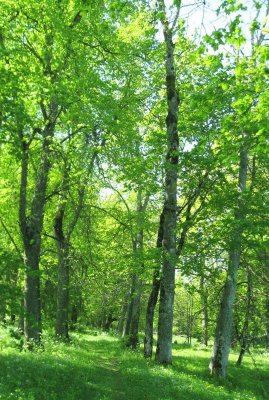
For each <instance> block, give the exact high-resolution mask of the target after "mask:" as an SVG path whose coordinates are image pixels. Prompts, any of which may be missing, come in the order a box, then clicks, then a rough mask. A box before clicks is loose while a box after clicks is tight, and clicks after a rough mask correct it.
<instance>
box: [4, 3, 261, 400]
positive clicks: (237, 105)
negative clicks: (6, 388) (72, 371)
mask: <svg viewBox="0 0 269 400" xmlns="http://www.w3.org/2000/svg"><path fill="white" fill-rule="evenodd" d="M0 53H1V57H0V71H1V72H0V83H1V84H0V105H1V107H0V146H1V158H0V182H1V185H0V226H1V231H0V277H1V278H0V289H1V290H0V296H1V297H0V299H1V301H0V320H1V325H2V328H1V329H2V331H1V332H8V335H11V337H14V338H15V339H14V340H15V341H16V343H17V347H16V352H17V353H18V354H21V353H23V354H28V355H29V357H30V356H31V357H32V354H34V353H35V354H37V357H39V355H38V354H39V352H40V351H41V350H40V349H43V350H42V351H46V350H45V349H46V340H45V337H46V335H49V337H50V340H52V338H54V339H55V343H56V342H57V343H59V346H63V347H61V348H68V346H70V345H71V343H72V341H73V339H74V338H75V337H76V335H78V334H79V332H86V331H87V329H88V330H91V332H98V334H99V333H100V334H101V332H107V337H111V340H112V338H117V341H119V340H120V343H121V346H122V348H125V350H122V351H124V352H126V351H127V352H128V351H129V353H126V354H130V357H133V354H135V355H136V357H140V358H139V362H141V363H142V364H143V363H144V365H149V364H147V363H154V365H155V366H156V365H157V366H158V365H159V368H161V366H168V365H170V364H173V365H174V359H173V357H172V348H173V349H174V348H175V349H176V347H177V346H179V347H180V343H181V340H183V339H184V341H185V344H186V345H189V346H191V345H192V343H196V345H198V344H199V345H200V346H202V348H203V349H204V350H205V351H209V352H208V353H206V354H207V356H208V359H207V361H206V364H207V367H206V366H205V369H204V372H205V375H204V376H207V375H208V376H209V375H211V376H212V378H211V379H213V380H214V381H215V382H216V381H218V380H219V379H221V380H222V381H223V382H224V378H225V377H226V375H228V377H227V379H229V368H228V370H227V366H228V358H229V353H230V351H232V352H233V354H236V355H237V358H236V359H237V361H236V359H235V360H234V361H236V363H237V366H240V365H241V364H243V365H242V367H243V366H244V362H245V361H244V360H245V359H246V357H248V358H252V359H253V360H254V361H253V362H254V363H255V359H254V358H255V354H256V353H255V352H257V351H258V350H259V351H263V352H264V353H263V354H268V348H269V219H268V209H269V208H268V207H269V179H268V176H269V175H268V167H269V86H268V83H269V2H268V0H257V1H254V0H249V1H247V0H243V1H242V2H239V1H237V0H223V1H212V2H210V1H199V0H195V1H193V2H188V1H181V0H174V1H172V0H171V1H168V0H156V1H155V0H154V1H150V0H136V1H132V0H98V1H94V0H92V1H91V0H38V1H33V0H27V1H26V0H16V1H15V0H2V1H1V15H0ZM5 334H6V333H3V335H5ZM95 334H97V333H95ZM111 335H112V336H111ZM119 338H121V339H119ZM113 340H114V339H113ZM0 344H1V341H0ZM114 345H115V343H114V342H113V341H112V342H111V346H112V347H113V346H114ZM5 346H6V345H5V342H3V344H1V349H2V350H3V351H4V350H5ZM65 346H66V347H65ZM107 347H108V348H109V346H107ZM126 349H132V350H137V352H135V353H133V352H131V351H130V350H126ZM19 350H20V351H19ZM107 351H109V349H108V350H107ZM182 351H183V350H182ZM266 351H267V353H266ZM210 353H211V356H210ZM137 354H139V356H138V355H137ZM143 354H144V358H145V359H144V358H143ZM173 355H174V350H173ZM25 357H26V356H25ZM27 357H28V356H27ZM40 357H41V356H40ZM179 357H180V351H179ZM0 359H1V357H0ZM96 362H97V363H98V361H96ZM113 362H114V361H113ZM189 362H190V363H191V361H189ZM142 364H141V365H142ZM150 365H151V364H150ZM208 365H209V371H208ZM36 368H38V366H37V367H36ZM169 368H173V367H169ZM169 368H168V370H169ZM162 371H163V370H162ZM238 371H239V369H238ZM268 371H269V370H268V366H267V379H268V377H269V374H268ZM204 372H203V373H204ZM238 373H239V372H238ZM175 379H176V378H175ZM227 379H226V380H227ZM145 384H146V383H145ZM0 388H1V386H0ZM0 392H1V390H0ZM179 393H180V392H179ZM263 395H264V396H265V397H264V398H268V397H266V394H264V393H263ZM0 398H3V399H9V398H10V399H11V398H12V399H13V398H14V399H15V398H16V399H34V400H35V399H41V397H18V396H17V397H8V395H7V394H6V396H4V397H1V395H0ZM44 398H47V399H58V398H59V399H60V398H62V397H52V395H49V396H48V397H44ZM65 398H67V397H65ZM68 398H69V397H68ZM84 398H85V399H86V398H87V399H88V398H90V397H83V396H82V395H81V396H79V395H75V394H74V396H73V397H70V399H84ZM94 398H95V397H94ZM96 398H100V399H101V398H102V399H105V398H106V399H114V397H113V396H112V395H111V397H109V396H108V397H96ZM120 398H122V399H123V398H127V399H131V398H133V397H128V396H127V397H115V399H120ZM134 398H135V397H134ZM140 398H141V399H142V398H148V399H151V398H152V399H155V398H156V399H157V398H162V399H166V398H167V399H173V398H177V397H171V395H170V397H164V395H162V397H154V396H153V397H150V396H149V397H142V396H141V397H140ZM179 398H182V399H184V398H185V397H179ZM187 398H190V399H191V398H193V399H196V398H197V399H206V398H210V399H211V397H203V396H202V395H201V396H200V397H195V396H193V397H186V399H187ZM215 398H216V397H215ZM221 398H222V397H221ZM225 398H226V397H225ZM237 398H238V399H239V398H241V397H233V396H231V397H227V399H237ZM242 398H244V399H256V398H257V399H258V398H262V397H242ZM223 399H224V397H223Z"/></svg>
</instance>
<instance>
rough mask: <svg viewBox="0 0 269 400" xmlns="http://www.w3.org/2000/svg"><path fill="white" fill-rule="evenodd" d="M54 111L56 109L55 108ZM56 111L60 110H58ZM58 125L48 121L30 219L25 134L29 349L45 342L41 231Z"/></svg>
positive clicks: (23, 174)
mask: <svg viewBox="0 0 269 400" xmlns="http://www.w3.org/2000/svg"><path fill="white" fill-rule="evenodd" d="M53 111H55V109H54V108H53ZM55 112H56V111H55ZM54 124H55V120H54V122H52V123H51V122H49V121H47V125H46V127H45V128H44V131H43V145H42V155H41V160H40V164H39V169H38V175H37V179H36V183H35V191H34V196H33V199H32V202H31V210H30V214H29V216H28V217H27V216H26V207H27V196H26V193H27V177H28V157H29V155H28V151H29V146H27V144H26V143H25V141H24V138H23V136H22V135H21V148H22V169H21V186H20V210H19V217H20V229H21V234H22V239H23V244H24V251H25V267H26V274H25V275H26V276H25V290H24V307H25V322H24V334H25V338H26V341H27V342H28V343H29V347H30V348H31V347H32V344H34V343H39V342H40V339H41V331H42V328H41V300H40V271H39V259H40V248H41V232H42V228H43V217H44V207H45V202H46V189H47V181H48V174H49V169H50V162H49V146H50V142H51V138H52V136H53V132H54Z"/></svg>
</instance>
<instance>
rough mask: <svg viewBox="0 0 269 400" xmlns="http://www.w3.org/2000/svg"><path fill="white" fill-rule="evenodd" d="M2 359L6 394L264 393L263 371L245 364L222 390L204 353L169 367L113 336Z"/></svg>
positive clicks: (81, 397) (86, 397) (38, 399)
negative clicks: (258, 381) (259, 381)
mask: <svg viewBox="0 0 269 400" xmlns="http://www.w3.org/2000/svg"><path fill="white" fill-rule="evenodd" d="M57 350H58V353H57ZM0 363H1V368H0V398H1V399H4V400H11V399H17V400H98V399H99V400H143V399H144V400H177V399H178V400H179V399H180V400H215V399H218V400H232V399H233V398H234V397H233V396H232V391H233V390H234V388H236V389H237V390H238V391H240V389H242V390H243V389H247V388H249V390H250V391H251V390H253V389H254V391H253V394H255V395H259V396H260V397H259V399H262V398H263V397H261V393H260V390H259V388H258V386H257V385H256V386H255V383H254V384H253V379H260V377H258V376H256V375H255V371H253V370H250V369H249V370H248V369H247V368H246V367H244V370H242V372H241V370H239V369H235V370H233V369H232V372H231V382H229V383H228V384H227V385H226V384H225V385H224V387H223V389H224V390H223V391H219V390H218V389H219V388H218V385H217V384H216V383H214V382H213V381H212V379H210V377H209V376H208V373H207V367H208V358H207V357H206V355H205V357H204V358H203V357H200V356H199V358H194V357H193V356H192V357H187V356H175V357H174V366H173V367H169V368H166V369H165V368H162V367H159V366H156V365H155V363H154V362H153V361H150V362H146V361H145V360H144V359H143V357H142V355H141V353H140V352H132V351H128V350H126V349H124V348H123V347H122V346H121V345H120V344H119V342H118V341H117V340H115V339H111V338H107V339H99V338H98V340H97V339H96V338H93V337H92V338H91V337H82V338H79V340H74V342H73V344H72V345H61V346H59V347H57V345H55V347H53V348H51V349H49V348H48V350H47V351H45V352H42V353H33V354H32V353H17V352H15V351H12V352H10V353H9V354H5V353H4V354H2V355H1V356H0ZM233 374H234V375H233ZM238 374H239V378H238ZM251 375H252V378H251V381H252V385H251V382H248V379H249V377H250V376H251ZM263 377H264V378H265V374H264V375H263ZM229 385H230V386H229ZM240 398H241V397H240ZM243 398H244V397H242V399H243ZM264 398H266V397H264Z"/></svg>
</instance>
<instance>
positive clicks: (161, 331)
mask: <svg viewBox="0 0 269 400" xmlns="http://www.w3.org/2000/svg"><path fill="white" fill-rule="evenodd" d="M159 5H160V13H161V15H162V17H161V23H162V26H163V32H164V40H165V45H166V63H165V67H166V95H167V117H166V128H167V157H166V167H165V202H164V208H163V213H164V223H163V263H162V275H161V283H160V302H159V320H158V339H157V350H156V361H157V362H158V363H160V364H171V363H172V330H173V304H174V288H175V265H176V257H177V251H176V221H177V177H178V172H177V168H178V146H179V139H178V127H177V123H178V108H179V98H178V94H177V91H176V73H175V65H174V47H175V45H174V43H173V32H172V29H171V28H170V27H169V22H168V19H167V15H166V10H165V4H164V1H163V0H159Z"/></svg>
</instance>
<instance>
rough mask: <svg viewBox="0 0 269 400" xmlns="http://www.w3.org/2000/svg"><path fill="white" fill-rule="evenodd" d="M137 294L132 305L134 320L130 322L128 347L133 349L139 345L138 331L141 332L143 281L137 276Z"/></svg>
mask: <svg viewBox="0 0 269 400" xmlns="http://www.w3.org/2000/svg"><path fill="white" fill-rule="evenodd" d="M135 278H136V282H135V288H136V289H135V293H134V298H133V303H132V318H131V322H130V330H129V335H128V342H127V345H128V346H129V347H131V348H132V349H135V348H136V347H137V346H138V343H139V337H138V330H139V317H140V305H141V296H142V288H143V285H142V281H141V279H140V278H139V276H137V275H135Z"/></svg>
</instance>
